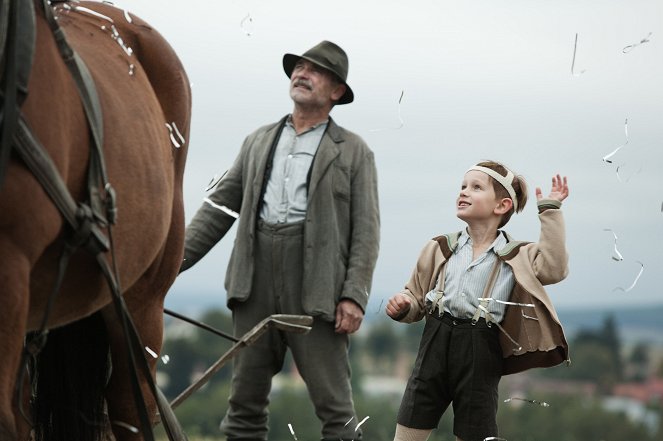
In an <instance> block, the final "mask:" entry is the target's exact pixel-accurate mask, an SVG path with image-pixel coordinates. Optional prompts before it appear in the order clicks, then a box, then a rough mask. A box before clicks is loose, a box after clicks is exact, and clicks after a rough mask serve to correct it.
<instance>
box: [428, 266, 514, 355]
mask: <svg viewBox="0 0 663 441" xmlns="http://www.w3.org/2000/svg"><path fill="white" fill-rule="evenodd" d="M500 264H501V261H500V259H499V257H498V258H496V259H495V263H494V264H493V269H492V271H491V273H490V276H489V277H488V282H487V283H486V287H485V288H484V290H483V295H482V297H481V300H480V301H479V306H478V307H477V310H476V312H475V313H474V316H473V317H472V324H473V325H475V324H476V323H477V322H478V321H479V318H481V313H483V314H484V317H485V319H486V324H487V325H488V326H492V324H493V323H494V324H495V326H497V327H498V328H499V330H500V331H501V332H502V333H503V334H504V335H505V336H506V337H507V339H509V341H511V344H512V345H513V347H512V351H513V352H520V351H521V350H522V346H521V345H520V344H518V342H517V341H516V340H514V339H513V337H511V336H510V335H509V333H508V332H506V330H505V329H504V328H503V327H502V326H501V325H500V324H499V323H498V322H497V321H496V320H495V319H494V318H493V315H492V314H491V313H490V311H489V310H488V303H489V302H490V300H491V296H492V294H493V288H494V287H495V282H497V277H498V276H499V274H500V269H501V267H502V265H500ZM446 266H447V265H446V264H445V265H444V266H443V267H442V270H441V271H440V275H439V276H438V283H437V289H436V290H435V296H434V298H433V299H432V300H431V301H430V302H429V301H427V302H426V306H427V307H428V308H429V310H428V313H429V314H432V313H433V311H435V310H436V309H437V310H438V314H439V315H442V310H443V309H442V298H443V297H444V272H445V268H446Z"/></svg>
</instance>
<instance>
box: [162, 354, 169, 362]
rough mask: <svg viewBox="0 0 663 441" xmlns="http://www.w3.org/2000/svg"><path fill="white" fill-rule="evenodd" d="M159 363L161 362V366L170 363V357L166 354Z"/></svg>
mask: <svg viewBox="0 0 663 441" xmlns="http://www.w3.org/2000/svg"><path fill="white" fill-rule="evenodd" d="M161 361H162V362H163V364H168V362H169V361H170V356H168V354H166V355H164V356H162V357H161Z"/></svg>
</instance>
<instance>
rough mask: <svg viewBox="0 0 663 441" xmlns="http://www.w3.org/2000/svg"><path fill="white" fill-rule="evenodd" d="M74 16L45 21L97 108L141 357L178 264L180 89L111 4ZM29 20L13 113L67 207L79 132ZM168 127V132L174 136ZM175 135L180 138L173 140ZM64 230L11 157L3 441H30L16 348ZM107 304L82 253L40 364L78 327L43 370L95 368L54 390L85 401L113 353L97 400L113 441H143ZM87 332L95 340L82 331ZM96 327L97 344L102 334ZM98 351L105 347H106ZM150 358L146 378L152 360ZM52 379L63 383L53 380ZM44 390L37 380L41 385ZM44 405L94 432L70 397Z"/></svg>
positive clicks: (156, 344)
mask: <svg viewBox="0 0 663 441" xmlns="http://www.w3.org/2000/svg"><path fill="white" fill-rule="evenodd" d="M20 1H23V0H20ZM71 5H73V6H72V7H69V6H67V7H65V5H64V4H61V3H54V7H55V15H56V16H57V18H58V20H57V21H58V23H59V25H60V26H61V28H62V29H63V30H64V32H65V35H66V38H67V40H68V41H69V43H70V45H71V47H72V48H73V49H74V50H75V51H76V52H77V53H78V54H79V55H80V57H81V58H82V59H83V60H84V62H85V63H86V64H87V66H88V68H89V71H90V72H91V74H92V77H93V78H94V82H95V84H96V89H97V94H98V96H99V101H100V103H101V110H102V112H103V126H104V129H103V131H104V142H103V152H104V157H105V161H106V167H107V171H108V177H109V181H110V183H111V184H112V185H113V187H114V188H115V190H116V192H117V213H118V217H117V222H116V224H115V225H114V226H113V233H112V237H113V242H114V249H115V262H114V263H115V265H116V266H117V272H118V274H119V279H120V283H121V286H122V292H123V295H124V299H125V302H126V304H127V306H128V309H129V311H130V313H131V316H132V317H133V321H134V323H135V324H136V326H137V328H138V331H139V334H140V337H141V338H142V341H143V343H144V345H145V346H147V347H149V348H150V349H151V350H152V351H154V352H155V353H157V354H158V353H159V351H160V349H161V344H162V329H163V301H164V297H165V295H166V291H167V290H168V288H169V287H170V285H171V284H172V283H173V281H174V279H175V277H176V275H177V273H178V269H179V267H180V263H181V261H182V255H183V240H184V239H183V238H184V214H183V201H182V179H183V172H184V163H185V160H186V150H187V142H182V139H184V140H188V131H189V123H190V109H191V94H190V87H189V81H188V79H187V76H186V74H185V72H184V69H183V67H182V65H181V63H180V61H179V59H178V58H177V56H176V55H175V53H174V51H173V49H172V48H171V47H170V46H169V44H168V43H167V42H166V41H165V40H164V39H163V38H162V37H161V35H159V33H158V32H156V31H155V30H154V29H153V28H151V27H150V26H149V25H148V24H147V23H145V22H144V21H142V20H140V19H139V18H137V17H136V16H134V15H130V14H127V13H125V12H124V11H122V10H120V9H116V8H114V7H113V6H110V5H108V4H102V3H96V2H94V3H93V2H81V3H80V4H78V3H72V4H71ZM71 8H74V9H71ZM35 10H36V46H35V54H34V64H33V67H32V70H31V74H30V77H29V83H28V96H27V99H26V101H25V103H24V105H23V106H22V109H21V111H22V113H23V115H24V116H25V119H26V121H27V123H28V124H29V126H30V128H31V129H32V132H33V134H34V135H35V136H36V138H37V139H39V140H40V141H41V143H42V144H43V145H44V146H45V147H46V149H47V150H48V152H49V153H50V156H51V157H52V159H53V161H54V163H55V165H56V166H57V169H58V170H59V173H60V175H61V177H62V178H63V180H64V181H65V183H66V185H67V187H68V188H69V190H70V192H71V194H72V196H73V197H74V199H75V200H77V201H82V200H84V199H85V197H86V194H85V193H86V192H87V169H88V159H89V157H90V143H91V138H90V127H89V125H88V122H87V121H86V117H85V113H84V109H83V106H82V104H81V99H80V97H79V94H78V92H77V89H76V86H75V83H74V81H73V80H72V76H71V74H70V72H69V70H68V69H67V67H66V65H65V64H64V62H63V60H62V58H61V55H60V53H59V51H58V49H57V48H56V45H55V42H54V38H53V35H52V32H51V30H50V29H49V26H48V24H47V23H46V21H45V18H44V13H43V11H42V9H41V6H40V5H39V4H37V3H35ZM166 124H170V125H171V127H173V128H174V131H173V132H172V133H173V135H172V136H171V133H170V132H169V130H168V128H167V126H166ZM178 129H179V133H181V135H182V137H179V136H177V132H178ZM176 144H177V145H180V146H179V147H176ZM63 229H64V228H63V219H62V216H61V214H60V212H59V211H58V210H57V209H56V208H55V206H54V204H53V203H52V201H51V200H50V199H49V197H48V196H47V194H46V193H45V191H44V189H43V187H42V186H41V185H40V183H39V182H38V181H37V180H36V179H35V177H34V175H33V174H32V173H31V172H30V171H29V170H28V169H27V168H26V166H25V165H24V164H23V162H22V161H21V160H20V159H18V158H17V156H16V155H15V154H14V155H13V156H12V158H11V160H10V162H9V166H8V169H7V175H6V177H5V179H4V183H3V184H2V187H0V290H1V291H0V353H2V362H1V363H0V439H1V440H3V441H5V440H18V439H21V440H22V439H24V437H25V436H27V435H26V432H27V431H28V430H29V429H26V424H25V422H24V419H23V418H22V417H21V416H20V415H19V413H18V409H17V408H18V405H17V398H16V397H17V395H18V394H17V393H16V390H17V385H16V383H17V378H18V377H19V374H20V372H21V371H23V370H24V369H25V368H24V366H21V362H20V360H21V354H22V348H23V345H24V338H25V336H26V333H28V332H30V331H34V330H35V329H38V327H39V325H40V321H41V320H42V318H43V315H44V311H45V310H46V305H47V302H48V298H49V295H50V292H51V290H52V289H53V286H54V283H55V279H56V273H57V267H58V261H59V256H60V252H61V249H62V244H63ZM108 258H109V260H110V254H108ZM110 302H111V291H110V289H109V287H108V285H107V283H106V281H105V279H104V278H103V276H102V273H101V272H100V270H99V266H98V265H97V264H96V262H95V260H94V258H93V257H92V255H91V254H89V253H88V252H86V251H85V250H81V251H78V252H76V254H74V255H73V257H72V259H71V262H70V264H69V267H68V269H67V272H66V275H65V277H64V281H63V283H62V287H61V289H60V291H59V293H58V295H57V297H56V300H55V303H54V305H53V308H52V310H51V312H50V315H49V317H48V328H49V329H51V330H54V331H52V332H51V333H50V335H49V338H48V343H47V345H46V348H45V349H44V352H45V353H47V352H49V350H48V349H49V346H50V345H51V344H55V341H56V340H58V338H57V333H58V329H57V328H60V329H62V330H64V329H66V328H67V327H68V326H69V325H70V324H73V323H74V322H77V321H79V320H80V319H82V318H86V317H87V318H88V319H87V320H85V321H83V322H79V323H78V325H77V328H74V329H73V332H71V333H70V334H73V335H78V336H79V337H81V336H82V337H84V338H86V339H87V342H82V341H80V340H75V341H74V340H66V341H65V342H64V344H65V347H68V348H69V350H68V351H67V350H65V349H61V348H53V349H51V351H50V353H51V356H52V357H53V358H52V359H48V360H53V361H48V362H47V364H46V366H43V368H45V370H46V371H49V370H51V369H56V365H58V364H60V365H63V367H65V368H66V367H70V368H75V366H74V367H72V366H67V365H71V364H72V363H74V361H73V360H70V357H72V358H73V357H74V355H76V354H78V355H80V357H81V358H83V359H87V361H88V362H90V361H92V360H96V359H99V362H98V363H95V365H94V366H93V365H91V363H89V364H88V365H87V366H86V367H85V369H83V370H82V371H83V372H80V371H81V370H80V369H79V372H77V373H74V374H73V375H75V378H67V377H59V378H57V381H59V382H60V383H61V385H60V386H65V387H66V386H69V389H63V390H68V391H70V393H69V394H71V395H77V394H81V395H82V394H85V393H86V392H87V391H88V390H89V391H92V390H93V389H94V388H93V387H92V386H90V387H88V386H87V384H88V383H86V382H85V379H84V378H83V376H84V375H87V373H91V372H90V371H92V370H95V371H96V374H95V375H96V377H97V378H100V379H101V380H102V381H104V382H105V381H106V380H107V378H106V375H107V373H108V371H107V370H105V369H107V363H106V362H105V355H106V354H107V353H108V347H110V353H111V359H112V374H111V376H110V379H108V383H107V384H104V385H102V387H101V389H102V390H103V389H104V387H105V390H106V394H105V400H106V404H107V408H108V419H109V421H110V422H111V427H112V430H113V433H114V435H115V437H116V438H117V439H118V440H119V439H121V440H140V439H143V438H142V435H141V434H136V433H134V431H133V430H131V429H132V428H133V427H140V425H139V422H138V418H137V416H136V404H135V403H134V400H133V396H132V392H131V387H130V384H129V383H130V382H129V378H130V372H129V370H130V368H129V366H128V363H127V361H126V357H125V356H124V355H125V354H126V352H127V351H128V350H129V349H128V348H126V346H125V344H124V340H123V336H122V331H121V329H120V324H119V323H120V320H119V319H118V317H117V315H116V314H115V311H114V310H113V308H112V305H111V304H110ZM90 317H92V318H90ZM94 317H96V318H97V319H99V318H100V317H102V318H103V320H100V319H99V320H95V319H94ZM95 324H96V328H89V326H95ZM104 328H105V330H106V332H102V331H103V330H104ZM94 329H96V330H94ZM99 330H101V331H99ZM67 338H68V337H67ZM72 338H73V337H72ZM106 339H107V342H108V344H109V346H105V345H104V341H105V340H106ZM90 348H91V349H95V348H96V349H97V352H99V351H101V357H99V356H92V355H89V354H88V353H87V352H85V351H87V350H88V349H90ZM104 351H105V352H104ZM147 358H148V360H150V368H151V370H152V374H153V375H154V372H155V369H156V360H155V359H154V358H152V357H150V356H148V357H147ZM56 361H57V362H56ZM60 375H65V374H60V373H58V374H56V375H55V376H56V377H57V376H60ZM52 376H53V375H51V377H52ZM43 377H44V379H46V378H47V375H46V374H43ZM141 380H142V389H143V394H144V396H145V400H146V402H147V406H148V409H149V411H150V414H151V415H152V417H154V414H155V412H156V408H155V402H154V399H153V398H152V397H151V394H150V393H149V391H148V389H147V386H146V385H145V379H144V378H141ZM71 391H73V392H71ZM41 392H44V393H46V386H41V385H40V386H38V389H37V397H38V398H39V396H40V394H41ZM69 394H68V393H64V394H63V395H69ZM26 395H29V394H28V393H27V392H26ZM51 398H52V399H53V400H55V401H56V407H60V408H62V412H65V413H66V412H68V413H69V414H71V415H72V418H73V419H74V420H75V422H72V424H79V423H83V424H88V425H90V424H91V425H92V426H95V425H97V424H96V423H94V422H91V421H89V420H90V418H91V417H90V416H88V415H87V414H85V413H82V412H83V411H81V410H75V409H73V408H71V409H70V408H69V406H70V404H63V403H66V402H67V401H66V400H68V399H70V398H77V396H73V397H68V396H59V397H51ZM58 400H62V401H58ZM81 402H82V401H81ZM71 406H73V405H71ZM102 407H103V406H102ZM51 418H54V417H51ZM93 428H94V429H95V430H97V431H100V430H102V428H101V427H93Z"/></svg>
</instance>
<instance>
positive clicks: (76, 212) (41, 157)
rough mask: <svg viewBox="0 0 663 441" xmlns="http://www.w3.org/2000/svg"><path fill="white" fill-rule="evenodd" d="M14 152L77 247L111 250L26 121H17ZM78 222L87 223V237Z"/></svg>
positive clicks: (102, 250)
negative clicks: (58, 212) (51, 204)
mask: <svg viewBox="0 0 663 441" xmlns="http://www.w3.org/2000/svg"><path fill="white" fill-rule="evenodd" d="M14 139H15V148H16V153H17V154H18V155H19V157H20V158H21V159H22V160H23V162H25V164H26V165H27V166H28V168H29V169H30V171H31V172H32V173H33V174H34V175H35V177H36V178H37V180H38V181H39V183H40V184H41V185H42V187H43V188H44V190H45V191H46V194H48V196H49V197H50V198H51V200H52V201H53V203H54V204H55V206H56V207H57V209H58V210H59V211H60V213H61V214H62V216H63V217H64V220H65V222H66V224H67V225H68V227H69V228H70V231H72V232H74V237H75V238H74V242H77V245H78V246H81V245H83V246H85V248H87V249H88V250H89V251H90V252H91V253H93V254H97V253H100V252H105V251H108V250H109V249H110V243H109V241H108V239H107V238H106V236H105V235H104V234H103V233H102V232H101V230H100V229H99V227H98V226H97V225H96V224H95V223H94V222H92V221H93V219H91V216H90V213H91V212H90V211H88V210H89V207H88V208H87V210H86V208H85V207H86V206H85V205H82V204H81V205H80V207H79V205H78V204H77V203H76V201H74V198H72V197H71V193H69V190H68V189H67V186H66V185H65V183H64V181H63V180H62V178H61V177H60V173H59V172H58V169H57V168H56V167H55V164H54V163H53V160H52V159H51V157H50V156H49V155H48V153H46V149H45V148H44V146H43V145H42V144H41V143H40V142H39V140H38V139H37V138H36V137H35V136H34V135H33V134H32V131H31V130H30V128H29V127H28V125H27V123H26V122H25V119H24V118H23V117H22V116H21V118H20V119H19V124H18V130H17V132H16V135H15V137H14ZM81 223H87V225H86V226H85V229H86V230H87V231H89V234H88V235H87V236H83V234H82V232H81Z"/></svg>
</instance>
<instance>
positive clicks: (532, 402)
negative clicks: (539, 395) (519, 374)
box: [504, 397, 550, 407]
mask: <svg viewBox="0 0 663 441" xmlns="http://www.w3.org/2000/svg"><path fill="white" fill-rule="evenodd" d="M515 400H518V401H524V402H526V403H530V404H537V405H539V406H541V407H550V404H548V403H546V402H545V401H539V400H530V399H528V398H518V397H511V398H507V399H506V400H504V402H505V403H508V402H510V401H515Z"/></svg>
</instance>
